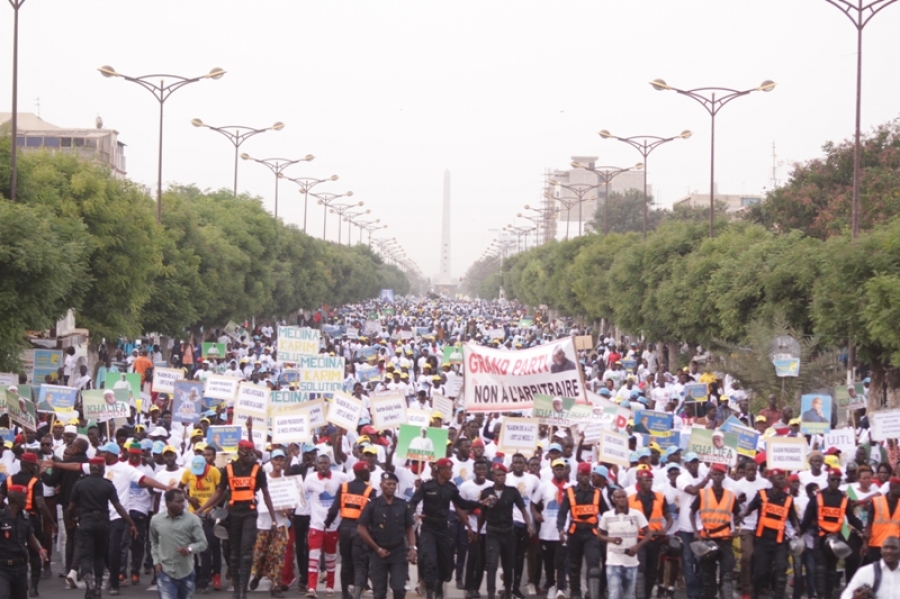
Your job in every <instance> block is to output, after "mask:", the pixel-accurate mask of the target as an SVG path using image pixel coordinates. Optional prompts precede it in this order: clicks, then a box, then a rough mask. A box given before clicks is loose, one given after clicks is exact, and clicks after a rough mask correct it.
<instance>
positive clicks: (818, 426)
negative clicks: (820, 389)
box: [800, 393, 834, 435]
mask: <svg viewBox="0 0 900 599" xmlns="http://www.w3.org/2000/svg"><path fill="white" fill-rule="evenodd" d="M833 404H834V402H833V401H832V400H831V396H830V395H825V394H824V393H810V394H808V395H801V396H800V432H801V433H803V434H804V435H824V434H825V433H827V432H829V431H830V430H831V410H832V407H833Z"/></svg>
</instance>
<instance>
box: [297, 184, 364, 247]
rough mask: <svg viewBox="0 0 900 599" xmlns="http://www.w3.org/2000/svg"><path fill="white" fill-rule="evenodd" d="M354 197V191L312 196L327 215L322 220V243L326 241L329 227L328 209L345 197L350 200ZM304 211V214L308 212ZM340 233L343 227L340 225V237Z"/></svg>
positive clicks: (323, 193)
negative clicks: (326, 228)
mask: <svg viewBox="0 0 900 599" xmlns="http://www.w3.org/2000/svg"><path fill="white" fill-rule="evenodd" d="M352 195H353V192H352V191H348V192H347V193H329V192H322V193H314V194H312V196H313V197H314V198H316V203H317V204H319V205H320V206H322V207H323V208H322V212H324V213H325V215H324V216H323V218H322V241H325V227H326V226H327V225H328V208H329V207H330V206H331V203H332V202H336V201H337V200H338V199H340V198H344V197H347V198H349V197H351V196H352ZM303 211H304V213H305V212H306V208H305V207H304V209H303ZM303 219H304V220H306V217H305V216H304V218H303ZM340 232H341V227H340V224H338V235H340Z"/></svg>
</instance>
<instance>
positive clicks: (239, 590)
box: [197, 420, 278, 599]
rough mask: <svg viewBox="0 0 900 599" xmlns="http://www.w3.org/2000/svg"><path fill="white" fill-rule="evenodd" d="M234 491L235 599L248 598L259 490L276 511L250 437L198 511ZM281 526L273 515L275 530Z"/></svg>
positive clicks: (230, 518) (230, 523) (230, 530)
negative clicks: (226, 493)
mask: <svg viewBox="0 0 900 599" xmlns="http://www.w3.org/2000/svg"><path fill="white" fill-rule="evenodd" d="M250 422H251V421H250V420H248V421H247V423H248V425H247V431H248V435H249V436H250V437H251V438H252V436H253V431H252V429H251V425H250V424H249V423H250ZM226 491H229V492H230V493H231V496H230V499H229V500H228V543H229V545H230V548H231V558H230V560H229V562H228V563H229V564H230V566H231V580H232V582H233V583H234V595H232V597H233V599H246V597H247V587H248V586H249V584H250V568H251V566H252V565H253V546H254V545H256V532H257V531H256V517H257V510H256V492H257V491H262V496H263V501H264V502H265V504H266V508H268V510H269V513H270V514H274V513H275V510H274V509H273V508H272V499H271V498H270V497H269V487H268V479H267V478H266V473H265V472H264V471H263V469H262V467H261V466H260V465H259V464H257V463H256V448H255V447H254V445H253V443H252V442H251V441H246V440H245V441H240V442H238V459H237V460H236V461H234V462H229V463H228V464H226V466H225V467H224V468H222V478H221V482H219V488H218V489H216V492H215V493H213V494H212V496H211V497H210V498H209V499H207V500H206V503H204V504H203V505H202V506H201V507H200V509H199V510H197V515H198V516H202V515H204V514H206V513H208V512H210V511H212V509H213V508H214V507H216V505H218V503H219V501H221V499H222V498H223V497H224V496H225V492H226ZM277 527H278V523H277V522H276V521H275V518H272V531H273V532H274V531H275V529H276V528H277Z"/></svg>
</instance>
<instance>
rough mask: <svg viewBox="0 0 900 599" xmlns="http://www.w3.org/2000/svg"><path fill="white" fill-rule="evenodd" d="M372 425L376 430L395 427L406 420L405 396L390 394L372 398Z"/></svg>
mask: <svg viewBox="0 0 900 599" xmlns="http://www.w3.org/2000/svg"><path fill="white" fill-rule="evenodd" d="M370 411H371V412H372V425H373V426H374V427H375V428H377V429H378V430H385V429H388V428H397V427H399V426H400V425H401V424H403V423H404V422H406V398H405V397H403V396H402V395H397V394H391V395H384V396H381V397H375V398H372V400H371V404H370Z"/></svg>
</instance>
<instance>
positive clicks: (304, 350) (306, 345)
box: [278, 327, 319, 362]
mask: <svg viewBox="0 0 900 599" xmlns="http://www.w3.org/2000/svg"><path fill="white" fill-rule="evenodd" d="M318 353H319V331H318V330H317V329H310V328H308V327H278V359H279V360H281V361H282V362H299V361H300V358H302V357H303V356H315V355H317V354H318Z"/></svg>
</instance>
